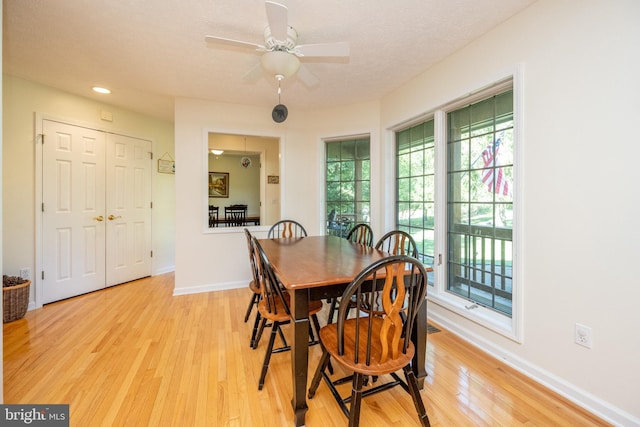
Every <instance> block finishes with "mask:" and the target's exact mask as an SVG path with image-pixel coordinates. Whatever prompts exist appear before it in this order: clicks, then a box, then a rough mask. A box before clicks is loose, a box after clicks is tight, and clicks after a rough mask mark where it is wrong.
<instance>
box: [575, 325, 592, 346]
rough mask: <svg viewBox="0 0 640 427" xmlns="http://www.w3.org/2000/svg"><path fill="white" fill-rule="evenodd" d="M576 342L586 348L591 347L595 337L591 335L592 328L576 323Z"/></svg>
mask: <svg viewBox="0 0 640 427" xmlns="http://www.w3.org/2000/svg"><path fill="white" fill-rule="evenodd" d="M575 334H576V337H575V339H576V344H578V345H581V346H583V347H586V348H591V346H592V345H593V337H592V336H591V328H590V327H588V326H585V325H581V324H580V323H576V329H575Z"/></svg>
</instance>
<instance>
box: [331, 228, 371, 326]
mask: <svg viewBox="0 0 640 427" xmlns="http://www.w3.org/2000/svg"><path fill="white" fill-rule="evenodd" d="M347 240H349V241H350V242H353V243H359V244H361V245H364V246H373V230H372V229H371V227H370V226H369V224H365V223H360V224H356V225H355V226H354V227H353V228H352V229H351V230H349V233H348V234H347ZM338 300H339V299H338V298H337V297H336V298H330V299H329V300H328V301H327V303H329V314H328V315H327V323H332V322H333V316H334V315H335V312H336V309H337V307H338Z"/></svg>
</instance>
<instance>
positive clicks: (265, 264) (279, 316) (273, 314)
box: [251, 237, 322, 390]
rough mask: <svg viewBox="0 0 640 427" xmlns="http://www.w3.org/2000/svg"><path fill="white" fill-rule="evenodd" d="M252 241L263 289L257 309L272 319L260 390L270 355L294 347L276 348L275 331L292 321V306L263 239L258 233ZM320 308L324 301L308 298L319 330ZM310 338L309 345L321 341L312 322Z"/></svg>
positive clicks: (312, 318)
mask: <svg viewBox="0 0 640 427" xmlns="http://www.w3.org/2000/svg"><path fill="white" fill-rule="evenodd" d="M251 242H252V245H253V248H254V251H255V253H256V261H257V265H258V278H259V283H260V291H261V293H262V298H261V299H260V301H259V302H258V310H259V311H260V315H261V316H262V317H263V318H264V319H266V320H269V321H270V322H271V334H270V336H269V343H268V344H267V349H266V351H265V356H264V362H263V364H262V372H261V373H260V379H259V381H258V390H262V387H263V386H264V380H265V378H266V376H267V371H268V369H269V361H270V360H271V355H272V354H273V353H280V352H283V351H287V350H291V347H290V346H289V345H286V343H285V344H284V345H283V346H282V347H279V348H276V349H274V348H273V347H274V344H275V339H276V335H278V333H280V334H281V333H282V331H281V327H282V325H284V324H287V323H290V322H291V310H290V309H289V293H287V292H286V291H284V289H283V288H282V286H281V284H280V282H279V281H278V279H277V277H276V275H275V273H274V271H273V268H272V267H271V263H270V262H269V260H268V259H267V256H266V255H265V253H264V251H263V249H262V247H261V246H260V243H259V242H258V240H257V239H256V238H255V237H252V238H251ZM320 310H322V301H309V319H310V320H311V323H313V325H314V327H315V329H316V331H320V323H319V321H318V313H319V312H320ZM281 336H282V335H281ZM259 337H260V334H258V337H257V338H256V339H257V340H259V339H260V338H259ZM309 339H310V342H309V345H314V344H319V341H317V340H316V338H315V334H314V333H313V329H312V328H311V325H310V326H309Z"/></svg>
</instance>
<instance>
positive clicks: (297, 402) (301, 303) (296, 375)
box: [291, 289, 309, 426]
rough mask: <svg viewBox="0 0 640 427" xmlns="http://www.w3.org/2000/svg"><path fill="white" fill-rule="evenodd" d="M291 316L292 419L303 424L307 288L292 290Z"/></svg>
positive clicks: (305, 401) (307, 355)
mask: <svg viewBox="0 0 640 427" xmlns="http://www.w3.org/2000/svg"><path fill="white" fill-rule="evenodd" d="M291 297H292V298H291V315H292V317H293V342H292V343H291V372H292V374H293V375H292V378H291V382H292V384H293V398H292V399H291V404H292V405H293V413H294V421H295V425H296V426H303V425H305V421H304V417H305V414H306V413H307V409H308V407H307V371H308V368H309V366H308V365H309V295H308V292H307V289H300V290H296V291H294V292H293V295H292V296H291Z"/></svg>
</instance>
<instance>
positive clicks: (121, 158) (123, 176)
mask: <svg viewBox="0 0 640 427" xmlns="http://www.w3.org/2000/svg"><path fill="white" fill-rule="evenodd" d="M150 153H151V142H150V141H146V140H142V139H137V138H131V137H127V136H123V135H114V134H109V135H107V159H106V162H107V176H112V177H113V178H112V179H108V180H107V237H106V238H107V248H109V250H107V255H106V264H107V270H106V271H107V273H106V275H107V280H106V284H107V286H112V285H116V284H118V283H123V282H128V281H130V280H134V279H138V278H140V277H145V276H149V275H150V274H151V179H150V177H151V157H150ZM111 248H113V250H111Z"/></svg>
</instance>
